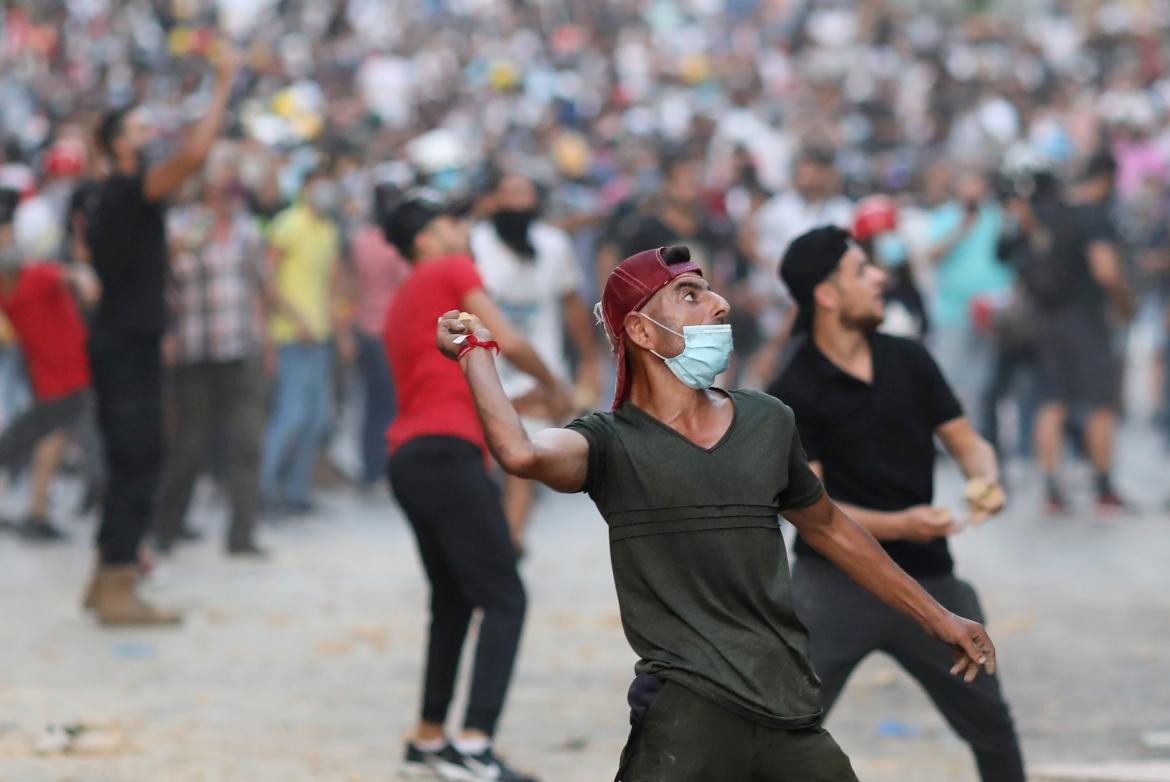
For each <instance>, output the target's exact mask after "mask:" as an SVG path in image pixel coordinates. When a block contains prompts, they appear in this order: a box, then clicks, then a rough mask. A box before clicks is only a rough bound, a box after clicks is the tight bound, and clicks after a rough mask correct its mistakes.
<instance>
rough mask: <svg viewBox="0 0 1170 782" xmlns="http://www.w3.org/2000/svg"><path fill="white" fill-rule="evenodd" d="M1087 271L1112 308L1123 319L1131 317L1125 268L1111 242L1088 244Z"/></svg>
mask: <svg viewBox="0 0 1170 782" xmlns="http://www.w3.org/2000/svg"><path fill="white" fill-rule="evenodd" d="M1088 257H1089V271H1090V273H1091V274H1092V275H1093V279H1094V280H1096V281H1097V284H1098V285H1100V286H1101V287H1102V288H1104V289H1105V293H1106V294H1107V295H1108V296H1109V300H1110V302H1112V304H1113V307H1114V309H1116V310H1117V312H1118V314H1120V315H1121V316H1122V317H1123V318H1124V319H1125V320H1129V319H1130V318H1132V317H1133V313H1134V296H1133V289H1132V288H1131V287H1130V285H1129V281H1128V280H1126V278H1125V268H1124V266H1123V264H1122V262H1121V254H1120V253H1118V251H1117V245H1116V244H1114V243H1113V242H1106V241H1095V242H1092V243H1091V244H1089V249H1088Z"/></svg>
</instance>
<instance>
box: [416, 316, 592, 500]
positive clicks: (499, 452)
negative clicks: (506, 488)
mask: <svg viewBox="0 0 1170 782" xmlns="http://www.w3.org/2000/svg"><path fill="white" fill-rule="evenodd" d="M472 333H473V334H475V336H476V338H477V339H479V340H481V341H489V340H491V338H492V335H491V332H490V331H488V330H487V329H486V328H484V327H483V324H482V323H480V321H479V319H478V318H474V317H473V319H472V322H471V328H470V330H469V328H468V327H467V326H465V325H464V324H463V323H461V322H460V321H459V312H458V311H456V310H452V311H451V312H447V313H444V315H443V316H442V317H441V318H440V319H439V326H438V335H437V337H436V341H437V344H438V348H439V350H440V351H441V352H442V353H443V355H445V356H447V357H448V358H451V359H454V358H455V357H456V356H457V355H458V353H459V350H460V348H461V347H462V344H460V343H456V342H455V339H456V338H458V337H459V336H460V335H463V336H464V337H465V336H466V335H468V334H472ZM459 368H460V369H462V370H463V375H464V376H465V377H466V378H467V384H468V386H470V388H471V396H472V398H473V399H474V400H475V409H476V412H477V413H478V414H479V420H480V422H481V423H482V424H483V431H484V435H485V436H486V438H487V443H488V448H489V449H490V450H491V452H492V456H493V457H495V459H496V461H497V462H499V463H500V466H501V467H503V468H504V470H505V471H506V472H508V473H509V474H511V475H515V476H517V477H519V478H527V479H529V480H534V481H540V482H541V483H543V484H546V485H547V486H549V487H550V488H552V489H555V490H556V491H562V492H575V491H580V490H581V487H582V486H584V485H585V478H586V474H587V471H588V466H589V443H588V441H587V440H586V439H585V438H584V436H582V435H580V434H578V433H577V432H574V431H571V430H569V429H545V430H543V431H541V432H537V433H536V434H534V435H533V436H532V437H529V436H528V433H527V432H525V431H524V426H523V425H522V424H521V423H520V416H519V415H518V414H517V413H516V409H515V408H514V407H513V406H512V402H511V400H509V399H508V396H507V394H505V393H504V387H503V386H502V385H501V384H500V376H499V373H497V372H496V361H495V356H494V355H493V354H492V352H491V351H490V350H488V349H484V348H477V349H475V350H470V351H468V352H467V353H466V354H465V355H464V356H463V358H461V359H459Z"/></svg>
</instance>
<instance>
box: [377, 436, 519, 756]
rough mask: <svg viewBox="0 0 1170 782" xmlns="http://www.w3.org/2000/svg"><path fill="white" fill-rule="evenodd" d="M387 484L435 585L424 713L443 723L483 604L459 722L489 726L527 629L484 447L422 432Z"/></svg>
mask: <svg viewBox="0 0 1170 782" xmlns="http://www.w3.org/2000/svg"><path fill="white" fill-rule="evenodd" d="M390 485H391V486H392V487H393V488H394V496H395V497H397V499H398V502H399V504H400V505H401V506H402V509H403V510H404V511H405V512H406V517H407V519H408V520H409V521H410V526H411V527H412V528H413V529H414V534H415V537H416V538H417V541H418V551H419V555H420V556H421V557H422V563H423V567H424V568H425V570H426V573H427V578H428V579H429V580H430V582H431V627H430V641H429V644H428V647H427V670H426V679H425V683H424V687H423V705H422V718H423V719H424V720H426V721H427V722H438V723H442V722H444V721H445V720H446V718H447V708H448V706H449V705H450V703H451V696H452V694H453V693H454V691H455V675H456V672H457V670H458V668H459V656H460V652H461V651H462V649H463V642H464V640H465V639H466V637H467V628H468V625H469V623H470V622H471V613H472V611H473V610H474V609H476V608H480V609H483V621H482V623H481V624H480V627H479V641H478V643H477V645H476V650H475V670H474V672H473V673H472V678H471V694H470V696H469V697H468V704H467V715H466V718H465V720H464V723H463V724H464V727H465V728H469V729H473V730H481V731H483V732H485V733H487V734H489V735H491V734H492V733H494V732H495V728H496V721H497V720H498V719H499V716H500V711H501V709H502V708H503V705H504V697H505V695H506V694H507V691H508V683H509V682H510V680H511V678H512V667H513V664H514V663H515V661H516V651H517V649H518V647H519V645H520V633H521V630H522V629H523V626H524V611H525V608H526V603H527V600H526V597H525V595H524V586H523V584H521V583H520V574H519V573H518V572H517V570H516V552H515V549H514V548H513V546H512V538H511V536H510V535H509V533H508V522H507V519H506V518H505V517H504V511H503V508H502V507H501V505H500V491H499V488H498V487H497V486H496V484H495V483H493V482H492V479H491V478H490V477H489V476H488V473H487V468H486V467H485V465H484V460H483V453H482V452H481V451H480V450H479V448H477V447H476V446H475V445H472V444H471V443H469V442H466V441H464V440H460V439H458V438H454V437H420V438H418V439H415V440H412V441H410V442H408V443H406V444H405V445H403V446H402V447H401V448H399V449H398V450H397V451H396V452H395V453H394V455H393V456H391V457H390Z"/></svg>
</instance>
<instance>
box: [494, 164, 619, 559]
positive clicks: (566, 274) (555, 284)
mask: <svg viewBox="0 0 1170 782" xmlns="http://www.w3.org/2000/svg"><path fill="white" fill-rule="evenodd" d="M488 211H489V215H488V216H487V217H486V218H485V219H484V220H482V221H481V222H479V223H478V224H476V226H475V227H474V228H473V229H472V232H471V254H472V256H473V257H474V258H475V262H476V266H477V267H478V268H479V272H480V275H481V276H482V277H483V282H484V287H485V288H486V290H487V292H488V293H489V294H490V295H491V296H492V298H493V299H495V301H496V303H497V304H499V306H500V309H501V310H503V312H504V314H505V315H507V317H508V320H509V321H510V322H511V323H513V324H514V325H515V326H516V328H517V330H519V331H520V332H521V333H523V334H524V336H525V337H526V338H527V339H528V340H529V341H530V342H531V343H532V346H533V347H534V348H536V352H537V353H538V354H539V355H540V358H541V360H543V361H544V363H545V364H546V365H547V366H548V367H549V369H550V370H552V372H553V374H554V375H556V376H557V377H559V378H561V379H562V380H565V381H566V382H568V380H569V375H570V367H569V359H568V357H567V356H566V351H565V348H566V345H565V332H566V329H567V330H568V335H569V337H570V339H571V340H572V343H573V346H574V348H575V351H576V354H577V359H578V361H577V372H576V378H575V382H574V386H575V393H574V402H575V404H576V406H577V407H578V408H580V409H581V410H591V409H593V408H594V407H595V406H596V404H597V401H598V399H599V398H600V395H601V353H600V351H599V350H598V347H597V342H596V341H595V339H594V332H593V327H592V321H591V319H590V314H589V310H588V308H587V307H586V306H585V303H584V302H583V301H582V299H581V296H580V291H581V286H582V284H583V281H582V274H581V269H580V268H579V266H578V264H577V260H576V257H575V255H574V252H573V245H572V241H571V240H570V238H569V235H568V234H567V233H565V232H564V231H562V230H560V229H559V228H556V227H554V226H552V225H550V224H549V223H547V222H544V221H542V220H541V219H540V217H539V215H540V195H539V193H538V191H537V188H536V184H535V183H534V182H533V180H532V179H530V178H529V177H527V176H525V175H523V174H518V173H504V174H502V175H501V176H500V177H499V179H498V180H497V181H496V183H495V186H494V188H493V190H492V192H491V193H490V194H489V198H488ZM500 378H501V380H502V382H503V385H504V391H505V392H506V393H507V394H508V398H509V399H511V400H512V403H513V405H514V406H515V408H516V411H517V412H518V413H519V414H520V416H521V419H522V420H523V421H524V423H525V425H526V426H528V428H529V431H536V430H539V429H543V428H545V427H548V426H553V425H558V424H560V423H563V422H560V421H553V420H552V414H551V411H550V407H549V404H548V400H547V399H545V396H544V392H543V391H542V390H541V389H540V388H539V386H538V385H537V384H536V383H535V382H533V380H532V378H531V377H529V376H528V375H526V374H524V373H523V372H520V371H518V370H516V369H515V368H513V367H511V366H509V365H508V362H507V361H505V360H501V361H500ZM534 493H535V486H534V484H532V483H531V482H529V481H526V480H523V479H520V478H515V477H513V476H511V475H509V476H507V477H506V479H505V483H504V509H505V511H506V513H507V516H508V524H509V526H510V527H511V530H512V538H513V541H514V542H515V543H516V546H517V549H518V550H523V546H522V538H523V534H524V527H525V525H526V523H527V521H528V516H529V513H530V512H531V509H532V503H533V498H534Z"/></svg>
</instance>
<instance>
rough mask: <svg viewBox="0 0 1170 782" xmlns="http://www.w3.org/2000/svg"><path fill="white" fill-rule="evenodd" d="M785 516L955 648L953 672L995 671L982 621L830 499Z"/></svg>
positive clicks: (848, 570)
mask: <svg viewBox="0 0 1170 782" xmlns="http://www.w3.org/2000/svg"><path fill="white" fill-rule="evenodd" d="M784 517H785V518H786V519H788V520H789V521H791V522H792V523H793V525H795V526H796V528H797V529H798V530H799V531H800V535H801V537H802V538H804V540H805V542H807V543H808V544H809V545H810V546H812V547H813V548H814V549H816V550H817V551H819V552H820V553H821V554H823V555H825V556H826V557H827V558H828V559H829V560H831V561H832V562H833V563H834V564H835V565H837V567H839V568H841V570H843V571H844V572H845V573H846V574H847V575H848V576H849V577H850V578H852V579H853V580H854V581H856V582H857V583H858V584H860V585H861V586H862V587H864V588H865V589H867V590H869V591H870V592H872V593H873V594H874V595H876V596H877V597H878V598H880V599H881V600H882V601H883V602H885V603H886V604H888V605H889V606H891V607H892V608H894V609H896V610H898V611H901V612H902V613H904V614H906V615H908V616H910V617H911V618H913V619H914V620H915V621H916V622H918V624H919V625H921V626H922V628H923V629H924V630H925V631H926V632H927V633H929V634H930V635H932V636H934V637H935V638H938V639H939V640H940V641H943V642H944V643H946V644H948V645H950V646H951V648H952V649H953V650H954V654H955V666H954V668H952V669H951V670H952V672H953V673H956V674H961V675H963V676H964V678H965V679H966V680H967V681H972V680H973V679H974V678H975V676H976V675H978V673H979V669H980V667H986V669H987V672H988V673H995V647H994V645H993V644H992V643H991V639H990V638H989V637H988V636H987V632H986V631H985V630H984V629H983V626H982V625H980V624H979V623H978V622H973V621H971V620H969V619H964V618H962V617H960V616H956V615H955V614H952V613H951V612H950V611H948V610H946V609H945V608H943V607H942V606H941V605H939V604H938V603H937V602H936V601H935V600H934V598H932V597H931V596H930V595H929V594H927V592H926V590H925V589H923V588H922V587H921V586H920V585H919V584H918V582H917V581H915V580H914V579H913V578H911V577H910V576H908V575H907V574H906V572H905V571H903V570H902V569H901V568H900V567H898V566H897V565H896V564H894V561H893V560H891V559H890V557H889V555H887V554H886V552H885V551H884V550H883V549H882V547H881V546H879V545H878V543H877V541H876V540H874V538H873V536H872V535H870V534H869V533H868V532H866V531H865V529H864V528H863V527H862V526H861V525H860V524H858V523H857V522H856V521H854V520H853V519H851V518H850V517H849V516H847V515H846V514H845V513H844V512H843V511H842V510H841V509H840V508H838V507H837V506H836V505H835V504H834V503H833V502H832V500H830V499H829V498H828V497H827V496H824V497H821V499H819V500H818V501H817V502H815V503H813V504H812V505H810V506H808V507H806V508H800V509H799V510H789V511H785V512H784Z"/></svg>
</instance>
